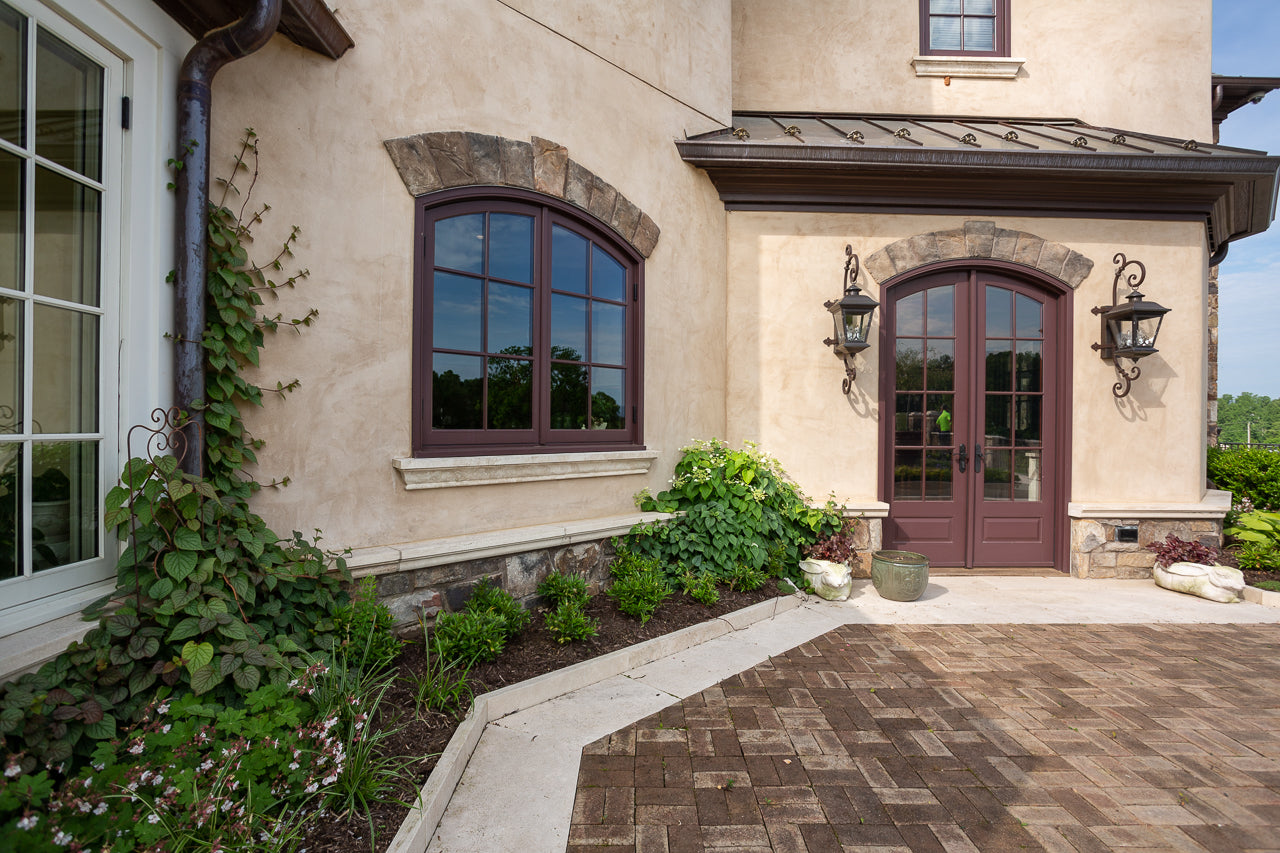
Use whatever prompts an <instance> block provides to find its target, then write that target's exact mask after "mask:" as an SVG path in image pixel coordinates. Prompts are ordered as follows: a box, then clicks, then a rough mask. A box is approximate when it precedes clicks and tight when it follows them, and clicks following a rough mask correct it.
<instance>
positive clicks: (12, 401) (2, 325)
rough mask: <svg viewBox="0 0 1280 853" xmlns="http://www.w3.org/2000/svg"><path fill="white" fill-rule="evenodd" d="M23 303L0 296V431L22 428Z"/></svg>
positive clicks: (12, 430) (17, 430)
mask: <svg viewBox="0 0 1280 853" xmlns="http://www.w3.org/2000/svg"><path fill="white" fill-rule="evenodd" d="M22 337H23V336H22V303H21V302H19V301H18V300H16V299H4V298H0V434H5V433H15V432H22V431H23V426H22V347H23V342H22Z"/></svg>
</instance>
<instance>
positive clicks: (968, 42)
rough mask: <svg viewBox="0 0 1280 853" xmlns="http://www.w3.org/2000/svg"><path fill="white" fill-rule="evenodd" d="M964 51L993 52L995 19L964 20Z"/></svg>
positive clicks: (994, 46) (994, 45) (994, 47)
mask: <svg viewBox="0 0 1280 853" xmlns="http://www.w3.org/2000/svg"><path fill="white" fill-rule="evenodd" d="M964 49H965V50H995V49H996V20H995V18H965V19H964Z"/></svg>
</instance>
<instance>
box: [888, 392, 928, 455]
mask: <svg viewBox="0 0 1280 853" xmlns="http://www.w3.org/2000/svg"><path fill="white" fill-rule="evenodd" d="M893 417H894V421H893V423H894V427H893V428H894V436H895V438H894V442H893V443H894V444H897V445H908V446H909V445H914V446H916V447H919V446H920V445H922V444H924V395H923V394H899V395H898V409H897V412H895V413H894V416H893Z"/></svg>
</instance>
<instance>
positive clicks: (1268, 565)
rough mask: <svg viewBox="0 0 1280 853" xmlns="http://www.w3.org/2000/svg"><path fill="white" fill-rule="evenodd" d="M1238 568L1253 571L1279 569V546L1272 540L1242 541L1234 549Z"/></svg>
mask: <svg viewBox="0 0 1280 853" xmlns="http://www.w3.org/2000/svg"><path fill="white" fill-rule="evenodd" d="M1236 562H1238V563H1239V564H1240V568H1242V569H1249V570H1252V571H1255V572H1274V571H1276V570H1277V569H1280V547H1277V546H1276V544H1275V543H1274V542H1244V543H1242V544H1241V546H1240V548H1239V550H1237V551H1236Z"/></svg>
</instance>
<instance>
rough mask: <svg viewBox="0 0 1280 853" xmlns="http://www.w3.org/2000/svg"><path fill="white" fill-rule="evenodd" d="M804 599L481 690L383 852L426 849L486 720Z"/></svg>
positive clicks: (775, 601) (754, 608)
mask: <svg viewBox="0 0 1280 853" xmlns="http://www.w3.org/2000/svg"><path fill="white" fill-rule="evenodd" d="M802 603H803V600H802V599H801V598H800V596H798V595H787V596H780V597H778V598H772V599H769V600H768V601H761V602H757V603H756V604H752V605H750V606H749V607H744V608H742V609H741V610H736V611H734V612H733V613H726V614H725V615H724V616H720V617H717V618H716V619H712V620H710V621H707V622H702V623H700V624H698V625H691V626H689V627H688V628H683V629H681V630H679V631H674V632H672V633H670V634H664V635H663V636H661V637H654V638H653V639H652V640H646V641H644V642H643V643H637V644H636V645H634V646H628V647H627V648H625V649H618V650H617V651H615V652H609V653H608V654H604V655H600V656H599V657H595V658H592V659H591V660H585V661H582V662H581V663H576V664H573V665H572V666H567V667H565V668H564V669H558V670H555V671H554V672H548V673H546V674H544V675H539V676H537V677H536V678H530V679H528V680H527V681H521V682H520V683H519V684H512V685H510V686H508V687H503V688H501V689H499V690H493V691H491V692H489V693H482V694H480V695H479V696H477V697H476V698H475V700H474V701H473V702H472V703H471V709H470V710H469V711H468V712H467V716H466V717H465V718H464V719H463V720H462V722H461V723H460V724H459V725H458V728H457V730H456V731H455V732H454V733H453V737H452V738H450V740H449V745H448V746H446V747H445V749H444V752H442V753H440V760H439V761H437V762H436V766H435V768H434V769H433V770H432V771H431V776H430V777H429V778H428V779H427V781H426V783H425V784H424V785H423V786H422V790H421V791H419V793H418V800H417V803H416V804H415V805H414V807H413V808H411V809H410V810H409V814H408V815H406V816H405V819H404V821H403V822H402V823H401V824H400V830H399V832H397V833H396V836H395V838H393V839H391V845H390V846H389V847H388V848H387V853H423V851H425V850H426V849H427V844H428V843H429V842H430V841H431V836H432V835H433V834H434V833H435V831H436V826H438V825H439V823H440V818H441V817H442V816H443V815H444V810H445V807H447V806H448V805H449V800H450V799H451V798H452V797H453V791H454V789H455V788H456V787H457V785H458V781H459V780H460V779H461V778H462V773H463V771H464V770H466V767H467V762H468V761H470V760H471V754H472V753H473V752H474V751H475V748H476V744H478V743H479V742H480V735H481V734H482V733H483V732H484V727H485V726H486V725H488V724H489V723H491V722H493V721H494V720H498V719H501V718H502V717H505V716H507V715H508V714H514V713H516V712H517V711H522V710H524V709H525V708H532V707H533V706H534V705H538V704H540V703H542V702H545V701H547V700H548V699H553V698H555V697H556V696H562V695H564V694H565V693H571V692H573V691H574V690H580V689H582V688H583V687H586V686H588V685H591V684H595V683H596V682H597V681H603V680H604V679H606V678H612V677H613V676H615V675H619V674H621V673H623V672H626V671H627V670H630V669H634V668H636V667H638V666H643V665H644V664H646V663H651V662H652V661H655V660H658V659H659V658H664V657H667V656H668V655H673V654H676V653H678V652H682V651H684V650H685V649H689V648H692V647H693V646H696V645H698V644H700V643H705V642H707V641H709V640H713V639H715V638H716V637H721V636H724V635H725V634H729V633H732V632H734V631H741V630H742V629H743V628H747V627H749V626H751V625H754V624H755V623H757V622H763V621H765V620H767V619H772V618H773V617H774V616H777V615H778V614H780V613H785V612H787V611H788V610H794V609H795V608H797V607H799V606H800V605H801V604H802Z"/></svg>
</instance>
